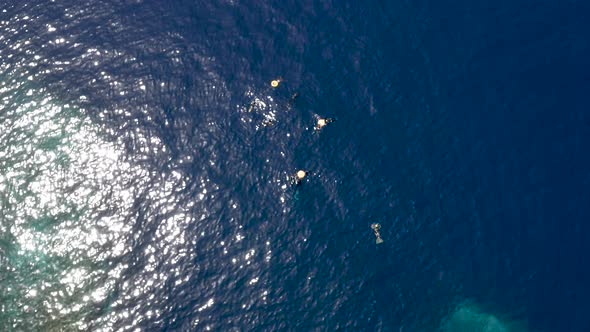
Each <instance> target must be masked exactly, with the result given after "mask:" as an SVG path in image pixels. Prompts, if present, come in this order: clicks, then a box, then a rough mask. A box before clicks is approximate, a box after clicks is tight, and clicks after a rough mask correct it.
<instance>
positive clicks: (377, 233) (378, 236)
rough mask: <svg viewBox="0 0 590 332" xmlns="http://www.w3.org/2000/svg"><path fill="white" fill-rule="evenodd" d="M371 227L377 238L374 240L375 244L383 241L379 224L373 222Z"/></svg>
mask: <svg viewBox="0 0 590 332" xmlns="http://www.w3.org/2000/svg"><path fill="white" fill-rule="evenodd" d="M371 228H372V229H373V232H374V233H375V237H376V238H377V240H375V243H377V244H380V243H383V239H382V238H381V233H379V230H380V229H381V225H379V224H378V223H374V224H371Z"/></svg>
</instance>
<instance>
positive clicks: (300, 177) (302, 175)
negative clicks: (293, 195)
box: [297, 170, 307, 180]
mask: <svg viewBox="0 0 590 332" xmlns="http://www.w3.org/2000/svg"><path fill="white" fill-rule="evenodd" d="M306 175H307V173H306V172H305V171H304V170H299V171H297V179H298V180H303V179H305V176H306Z"/></svg>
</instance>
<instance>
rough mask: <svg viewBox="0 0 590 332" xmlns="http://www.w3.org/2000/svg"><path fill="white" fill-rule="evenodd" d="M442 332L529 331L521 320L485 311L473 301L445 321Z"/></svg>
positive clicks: (457, 309) (460, 307)
mask: <svg viewBox="0 0 590 332" xmlns="http://www.w3.org/2000/svg"><path fill="white" fill-rule="evenodd" d="M440 331H441V332H527V331H528V329H527V328H526V324H525V322H523V321H520V320H514V319H505V318H502V317H500V316H498V315H496V314H494V313H492V312H488V311H484V310H483V309H482V308H481V307H480V306H478V305H477V304H475V303H473V302H464V303H462V304H460V305H459V306H457V308H456V310H455V311H454V312H453V313H452V314H451V315H450V316H449V318H448V319H447V320H446V321H445V322H444V323H443V325H442V328H441V330H440Z"/></svg>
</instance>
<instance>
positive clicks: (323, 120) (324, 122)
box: [314, 117, 334, 130]
mask: <svg viewBox="0 0 590 332" xmlns="http://www.w3.org/2000/svg"><path fill="white" fill-rule="evenodd" d="M317 120H318V121H317V122H316V126H315V128H314V129H315V130H320V129H322V128H324V127H325V126H327V125H328V123H331V122H334V119H332V118H320V117H318V118H317Z"/></svg>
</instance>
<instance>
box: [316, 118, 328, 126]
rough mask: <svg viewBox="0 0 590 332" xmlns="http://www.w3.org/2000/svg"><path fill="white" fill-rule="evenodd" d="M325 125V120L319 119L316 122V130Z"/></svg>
mask: <svg viewBox="0 0 590 332" xmlns="http://www.w3.org/2000/svg"><path fill="white" fill-rule="evenodd" d="M325 125H327V123H326V119H319V120H318V128H322V127H323V126H325Z"/></svg>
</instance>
